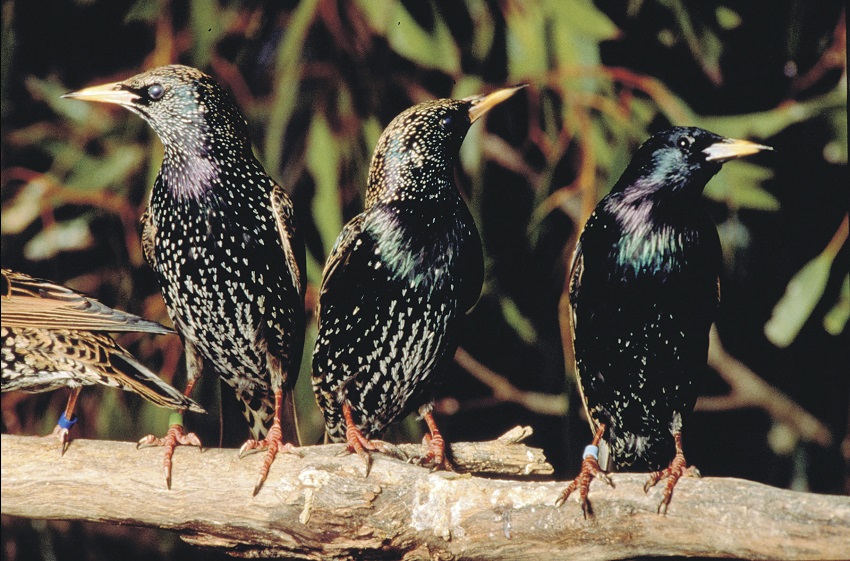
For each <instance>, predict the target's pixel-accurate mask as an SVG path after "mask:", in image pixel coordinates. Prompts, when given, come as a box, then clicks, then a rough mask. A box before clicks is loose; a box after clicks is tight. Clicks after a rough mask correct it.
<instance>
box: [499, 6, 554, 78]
mask: <svg viewBox="0 0 850 561" xmlns="http://www.w3.org/2000/svg"><path fill="white" fill-rule="evenodd" d="M533 4H534V5H533V6H532V3H528V4H521V3H514V2H511V3H509V4H507V6H506V8H505V22H506V23H507V51H508V79H509V81H513V82H516V81H520V80H524V79H526V78H527V77H529V76H539V75H542V74H545V73H546V72H547V71H548V70H549V57H548V53H547V45H546V33H545V30H546V19H545V17H544V13H543V10H542V9H540V4H539V2H534V3H533Z"/></svg>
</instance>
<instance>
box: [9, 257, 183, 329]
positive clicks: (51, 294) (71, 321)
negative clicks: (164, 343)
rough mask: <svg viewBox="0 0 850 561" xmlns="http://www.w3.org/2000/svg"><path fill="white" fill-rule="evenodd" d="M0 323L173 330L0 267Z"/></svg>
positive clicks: (57, 327)
mask: <svg viewBox="0 0 850 561" xmlns="http://www.w3.org/2000/svg"><path fill="white" fill-rule="evenodd" d="M2 276H3V286H2V294H3V296H2V324H3V325H5V326H7V327H25V328H32V329H69V330H81V331H142V332H146V333H174V332H173V331H172V330H171V329H168V328H167V327H165V326H163V325H160V324H158V323H156V322H153V321H148V320H145V319H142V318H140V317H139V316H136V315H133V314H129V313H126V312H121V311H119V310H114V309H112V308H110V307H109V306H105V305H104V304H101V303H100V302H98V301H97V300H95V299H94V298H89V297H88V296H85V295H83V294H80V293H79V292H75V291H73V290H71V289H69V288H65V287H64V286H62V285H59V284H55V283H52V282H50V281H47V280H44V279H37V278H33V277H31V276H29V275H26V274H24V273H18V272H15V271H10V270H9V269H3V271H2Z"/></svg>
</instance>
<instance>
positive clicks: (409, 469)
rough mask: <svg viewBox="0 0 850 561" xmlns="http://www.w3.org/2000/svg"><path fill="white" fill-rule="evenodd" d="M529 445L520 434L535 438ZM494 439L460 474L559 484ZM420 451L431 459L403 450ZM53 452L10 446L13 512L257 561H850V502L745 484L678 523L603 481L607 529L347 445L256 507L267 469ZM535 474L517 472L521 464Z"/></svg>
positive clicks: (549, 492) (543, 502) (277, 486)
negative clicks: (473, 466) (168, 483)
mask: <svg viewBox="0 0 850 561" xmlns="http://www.w3.org/2000/svg"><path fill="white" fill-rule="evenodd" d="M521 432H522V431H520V433H521ZM511 440H515V437H514V438H511V437H508V438H506V439H505V440H504V441H493V442H487V443H476V444H456V445H455V446H454V447H453V449H454V453H455V458H456V460H457V462H458V464H459V465H464V464H465V463H466V465H469V464H468V463H467V462H468V460H469V459H470V458H476V457H477V458H478V465H479V466H484V467H486V466H491V467H492V466H493V465H496V464H495V463H494V460H495V459H496V458H499V459H501V458H507V460H506V461H505V463H504V464H501V465H508V466H511V467H508V468H507V469H505V470H503V471H507V472H511V473H519V472H526V471H527V472H530V473H541V472H545V471H547V469H549V468H548V464H545V463H541V461H540V458H541V456H540V452H539V451H535V450H533V449H530V448H527V447H525V446H523V445H521V444H517V443H515V442H513V443H512V442H511ZM402 448H403V449H404V450H405V452H412V451H416V450H418V447H417V446H406V447H402ZM57 449H58V447H57V446H56V442H55V441H54V440H53V439H45V438H37V437H20V436H10V435H5V434H4V435H3V436H2V455H3V462H2V475H1V476H0V483H2V497H3V500H2V513H3V514H9V515H13V516H25V517H32V518H56V519H82V520H90V521H97V522H108V523H113V524H133V525H141V526H152V527H158V528H166V529H171V530H174V531H176V532H179V533H180V535H181V537H182V538H183V539H184V540H186V541H188V542H190V543H194V544H197V545H201V546H206V547H212V548H220V549H225V550H226V551H227V552H228V553H230V554H232V555H236V556H243V557H257V556H290V557H294V558H299V559H352V558H356V559H378V558H381V559H385V558H403V559H406V560H412V559H437V558H440V559H456V558H461V557H463V558H474V559H542V558H544V557H545V558H546V559H547V561H555V560H559V559H571V558H575V557H581V558H582V559H583V560H585V561H592V560H594V559H619V558H626V557H635V556H644V555H674V554H675V555H685V556H716V557H729V556H732V557H746V558H762V559H766V558H774V559H779V558H781V559H839V558H844V557H846V555H847V552H848V551H850V498H847V497H837V496H827V495H813V494H804V493H795V492H791V491H784V490H780V489H775V488H772V487H767V486H765V485H761V484H757V483H752V482H747V481H742V480H736V479H713V478H707V479H701V480H697V479H684V480H682V481H681V482H680V483H679V485H678V486H677V487H676V494H675V497H674V499H673V502H672V504H671V506H670V511H669V514H668V515H667V516H666V517H665V516H660V515H658V514H656V513H655V508H656V505H657V503H658V501H659V499H660V490H659V489H653V490H651V491H650V493H649V496H647V495H645V494H644V493H643V491H642V485H643V482H644V480H645V475H641V474H615V475H614V481H615V483H616V485H617V487H616V488H613V489H612V488H609V487H606V486H605V485H603V484H600V483H598V482H595V483H594V484H593V486H592V489H591V500H592V502H593V506H594V510H595V513H596V514H595V518H594V519H592V520H589V521H585V520H584V519H583V518H582V516H581V511H580V509H579V508H578V506H577V505H576V504H575V503H574V502H573V501H570V502H568V503H567V504H565V505H563V506H562V507H561V508H555V506H554V502H555V499H556V498H557V497H558V495H559V493H560V492H561V490H562V489H563V487H564V484H563V483H557V482H539V481H525V482H520V481H516V480H513V481H511V480H499V479H485V478H481V477H472V476H470V475H464V474H456V473H445V472H436V473H430V472H429V470H427V469H424V468H421V467H418V466H414V465H411V464H407V463H404V462H400V461H397V460H394V459H390V458H386V457H383V456H380V455H376V457H375V461H374V464H373V466H372V470H371V472H370V474H369V476H368V477H364V476H363V463H362V461H361V460H360V459H359V458H358V457H357V456H353V455H345V456H338V455H337V453H338V452H339V450H340V449H341V445H329V446H311V447H305V448H302V451H303V452H304V457H303V458H298V457H295V456H291V455H284V456H282V457H279V458H278V459H277V460H276V461H275V463H274V464H273V465H272V469H271V473H270V474H269V478H268V481H266V483H265V485H264V487H263V489H262V490H261V491H260V493H259V494H258V495H257V496H256V497H253V498H252V497H251V490H252V488H253V485H254V481H255V479H256V477H257V470H258V469H259V463H260V462H261V461H262V455H255V456H251V457H249V458H245V459H243V460H238V459H237V457H236V451H235V450H220V449H212V450H207V451H205V452H203V453H198V452H197V451H195V450H192V449H188V448H179V449H178V450H177V453H176V457H175V468H174V481H173V488H172V490H171V491H167V490H166V489H165V488H164V485H163V483H162V473H161V469H162V467H161V462H162V449H159V448H148V449H143V450H139V451H137V450H135V448H134V446H133V445H132V444H130V443H123V442H105V441H89V440H75V441H74V442H73V443H72V445H71V447H70V448H69V449H68V451H67V453H66V454H65V456H64V457H62V458H60V457H59V455H58V452H57ZM518 459H519V460H520V461H519V462H517V460H518Z"/></svg>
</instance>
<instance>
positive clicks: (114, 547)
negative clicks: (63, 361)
mask: <svg viewBox="0 0 850 561" xmlns="http://www.w3.org/2000/svg"><path fill="white" fill-rule="evenodd" d="M845 49H846V15H845V5H844V3H843V2H837V1H822V2H806V1H804V0H781V1H778V2H777V1H770V2H767V1H762V2H746V3H744V2H731V1H728V0H727V1H721V0H706V1H703V2H684V1H682V0H616V1H609V2H601V1H597V2H592V1H591V0H557V1H556V0H537V1H528V2H520V1H518V0H431V1H424V0H381V1H379V0H354V1H345V0H301V1H294V0H290V1H280V2H259V1H249V2H235V1H232V2H231V1H226V0H111V1H96V0H44V1H40V2H27V1H17V2H16V1H13V0H3V1H2V91H0V95H1V96H2V238H1V239H2V263H3V266H4V267H9V268H12V269H16V270H21V271H24V272H26V273H29V274H32V275H36V276H41V277H45V278H49V279H51V280H55V281H57V282H62V283H66V284H68V285H69V286H71V287H73V288H75V289H77V290H81V291H84V292H86V293H88V294H91V295H93V296H96V297H98V298H99V299H101V300H102V301H103V302H104V303H107V304H109V305H111V306H114V307H117V308H121V309H125V310H128V311H131V312H134V313H137V314H140V315H142V316H145V317H148V318H151V319H156V320H159V321H161V322H164V323H166V324H168V323H169V322H168V319H167V315H166V313H165V309H164V306H163V303H162V300H161V297H160V295H159V291H158V289H157V286H156V282H155V279H154V276H153V274H152V272H151V271H150V270H149V269H148V268H147V266H146V264H145V263H144V260H143V259H142V255H141V249H140V243H139V224H138V219H139V216H140V215H141V212H142V210H143V209H144V207H145V206H146V204H147V198H148V196H149V189H150V186H151V185H152V184H153V179H154V177H155V174H156V172H157V170H158V169H159V165H160V161H161V154H162V148H161V145H160V144H159V141H158V140H157V139H156V137H155V135H154V133H153V132H152V131H151V130H150V129H149V128H148V127H147V126H146V125H145V124H144V123H143V122H142V121H141V119H138V118H137V117H134V116H131V115H129V114H126V112H123V111H122V110H120V109H111V108H108V107H103V106H96V105H89V104H84V103H80V102H76V101H71V100H63V99H60V98H59V96H60V95H61V94H62V93H65V92H66V91H69V90H72V89H78V88H81V87H84V86H88V85H93V84H96V83H103V82H107V81H114V80H119V79H123V78H126V77H128V76H130V75H132V74H135V73H137V72H139V71H141V70H143V69H147V68H151V67H154V66H158V65H162V64H168V63H172V62H180V63H183V64H188V65H192V66H196V67H198V68H201V69H203V70H205V71H206V72H208V73H210V74H212V75H213V76H214V77H216V78H217V79H218V80H219V81H220V82H222V83H223V84H225V86H226V87H227V88H228V89H229V90H230V91H231V92H232V93H233V95H234V96H235V98H236V100H237V103H238V104H239V106H240V107H241V108H242V110H243V113H244V115H245V117H246V119H247V121H248V123H249V125H250V129H251V133H252V139H253V142H254V147H255V152H256V153H257V155H258V157H259V158H260V160H261V161H262V162H263V163H264V165H265V167H266V169H267V171H268V172H269V173H270V174H271V175H272V176H273V177H275V178H277V179H278V180H280V182H281V183H282V184H283V185H285V186H286V187H287V188H288V189H290V190H291V192H292V194H293V197H294V200H295V202H296V205H297V211H298V215H299V220H300V225H301V228H302V231H303V232H304V233H305V237H306V240H307V244H308V254H309V266H308V275H309V280H310V283H311V293H310V295H308V306H310V307H312V305H313V303H314V300H315V287H316V285H317V283H318V281H319V279H320V275H321V268H322V264H323V263H324V259H325V256H326V254H327V252H328V250H329V249H330V247H331V246H332V244H333V241H334V239H335V237H336V235H337V234H338V233H339V231H340V229H341V228H342V225H343V224H344V222H345V221H346V220H348V219H349V218H351V217H353V216H354V215H355V214H356V213H357V212H359V210H360V209H361V208H362V201H363V192H364V189H365V184H366V181H365V180H366V174H367V170H368V166H369V159H370V157H371V151H372V148H373V147H374V144H375V142H376V140H377V137H378V135H379V134H380V132H381V130H382V128H383V127H384V126H385V125H386V124H387V123H388V122H389V121H390V120H391V119H392V118H393V117H394V116H395V115H396V114H398V113H399V112H400V111H402V110H403V109H405V108H406V107H408V106H410V105H412V104H414V103H418V102H420V101H423V100H426V99H431V98H436V97H463V96H467V95H471V94H473V93H478V92H484V91H488V90H490V89H493V88H495V87H499V86H503V85H508V84H515V83H520V82H525V83H528V84H530V87H529V88H527V89H526V90H523V92H521V93H520V94H518V95H517V96H516V97H515V98H514V99H512V100H511V101H509V102H507V103H505V104H503V105H502V106H499V107H498V108H496V109H495V110H494V111H492V112H491V114H490V115H489V116H488V117H487V119H486V122H484V123H481V124H476V125H475V126H474V127H473V128H472V130H471V132H470V134H469V136H468V137H467V140H466V141H465V143H464V146H463V150H462V159H461V165H460V166H459V167H458V170H457V173H456V175H457V180H458V185H459V187H460V189H461V190H462V191H463V192H464V193H465V194H466V196H467V197H468V200H469V204H470V207H471V208H472V211H473V214H474V216H475V217H476V220H477V222H478V225H479V228H480V231H481V234H482V237H483V240H484V244H485V253H486V262H487V278H486V282H485V287H484V293H483V295H482V298H481V301H480V302H479V304H478V306H477V308H476V309H475V311H474V312H473V313H472V315H471V317H470V318H469V322H468V330H467V331H466V333H465V334H464V338H463V341H462V343H461V345H462V349H463V350H462V352H461V353H460V354H459V355H458V357H457V358H458V360H457V361H456V364H454V365H452V366H451V368H450V371H449V372H447V373H446V382H445V384H444V385H443V387H442V388H441V390H440V395H441V399H440V401H439V402H438V408H437V411H438V412H439V416H440V419H439V421H440V422H441V427H442V429H443V432H444V434H445V435H446V437H447V438H448V439H449V441H458V440H477V439H490V438H494V437H496V436H498V435H500V434H502V433H503V432H505V431H506V430H507V429H509V428H511V427H512V426H514V425H516V424H528V425H532V426H533V427H534V430H535V435H534V437H533V440H532V441H531V442H530V444H532V445H535V446H541V447H543V448H544V449H545V451H546V454H547V456H548V457H549V459H550V460H551V462H552V463H553V464H554V465H555V467H556V470H557V475H558V477H560V478H561V479H564V478H566V477H567V476H568V475H572V474H574V473H575V472H576V471H577V469H578V465H579V460H580V458H579V456H580V451H581V450H582V449H583V447H584V445H585V444H586V441H587V440H588V438H589V436H590V435H589V431H588V428H587V424H586V422H585V421H584V420H583V419H582V412H581V406H580V403H579V401H578V399H577V395H576V393H575V391H574V384H573V381H572V376H571V373H569V372H568V368H565V360H564V348H563V346H562V337H561V334H560V331H559V315H558V306H559V299H560V297H561V294H562V290H563V286H564V277H565V271H566V268H567V266H568V262H569V257H570V254H571V251H572V247H573V245H574V243H575V239H576V235H577V231H578V229H579V228H580V225H581V224H582V223H583V221H584V219H585V218H586V217H587V215H588V214H589V213H590V211H591V210H592V209H593V207H594V205H595V204H596V202H597V201H598V200H599V198H600V197H601V196H603V195H604V194H605V193H606V191H607V189H608V188H609V187H610V186H611V185H612V184H613V183H614V181H615V180H616V178H617V177H618V175H619V174H620V173H621V171H622V170H623V169H624V168H625V166H626V163H627V162H628V161H629V159H630V157H631V154H632V152H633V151H634V150H635V148H636V147H637V146H638V145H639V144H640V143H641V142H642V141H643V140H645V139H646V138H647V137H648V136H649V135H650V134H651V133H652V132H654V131H656V130H659V129H661V128H664V127H666V126H668V125H697V126H701V127H704V128H707V129H709V130H712V131H714V132H717V133H720V134H723V135H726V136H731V137H738V138H751V139H755V140H757V141H759V142H763V143H766V144H769V145H771V146H774V147H775V148H776V152H775V153H773V154H764V155H760V156H758V157H755V158H752V159H749V160H748V161H746V162H733V163H730V164H728V165H727V166H726V167H724V169H723V171H722V172H721V173H720V174H719V175H718V176H717V177H716V178H715V179H714V180H712V181H711V183H710V184H709V186H708V188H707V190H706V198H707V201H706V204H707V205H708V206H709V207H710V209H711V211H712V213H713V215H714V216H715V219H716V221H717V224H718V228H719V231H720V233H721V238H722V243H723V247H724V252H725V260H726V261H725V265H726V270H725V275H724V279H723V303H722V310H721V316H720V319H719V321H718V331H719V335H720V338H721V340H722V341H723V344H724V346H725V348H726V349H727V351H728V352H729V353H730V354H731V355H733V356H734V357H736V358H737V359H738V360H740V361H741V362H743V363H744V364H746V365H748V366H749V367H751V368H752V369H753V370H754V371H755V372H756V373H758V374H759V375H760V376H761V377H762V378H764V379H765V380H766V381H767V382H768V384H769V385H770V386H771V387H772V389H774V390H779V391H781V392H784V393H785V394H786V395H788V396H789V397H790V398H791V399H792V400H794V401H795V402H796V403H797V404H799V405H800V406H801V407H802V408H803V409H805V410H807V411H808V412H810V413H812V414H813V415H814V416H815V417H816V418H817V419H818V420H819V422H820V423H822V425H823V427H822V428H823V429H824V430H825V431H826V433H823V431H821V433H820V434H821V438H820V439H813V438H811V437H810V436H807V435H806V434H804V433H803V432H801V431H799V430H797V429H796V428H795V425H794V423H793V422H791V423H789V422H787V419H785V420H783V418H782V415H777V414H776V412H775V411H773V412H772V413H769V412H768V411H766V410H765V408H764V407H760V406H759V405H760V404H759V399H758V398H753V399H750V400H749V401H748V400H747V399H743V400H740V399H737V400H736V399H727V400H725V401H724V399H723V396H724V395H726V394H728V393H729V391H730V387H729V386H728V385H727V382H726V381H724V379H725V378H724V377H722V376H720V375H718V374H717V373H716V372H714V371H712V370H711V369H708V368H707V369H706V371H705V375H704V377H703V379H704V387H703V393H704V394H705V395H706V396H715V397H714V398H709V400H705V401H704V402H703V403H705V404H707V403H709V401H711V399H713V401H711V403H712V404H713V406H711V407H709V406H707V405H706V406H704V407H702V409H703V411H702V412H699V413H697V415H696V416H695V419H694V421H693V422H692V425H691V426H690V427H688V430H687V433H686V435H685V447H686V449H687V452H688V459H689V460H690V461H691V462H693V463H694V464H696V465H697V466H699V468H700V469H701V471H702V473H703V474H705V475H715V476H736V477H745V478H748V479H753V480H756V481H762V482H765V483H769V484H772V485H777V486H780V487H790V488H794V489H799V490H810V491H815V492H829V493H847V492H848V490H850V483H848V482H849V481H850V478H848V458H850V441H848V440H847V433H848V401H850V374H848V373H850V369H848V365H850V360H848V358H850V356H848V354H850V353H848V344H847V343H848V338H847V319H848V316H850V278H849V277H848V244H847V241H846V240H847V201H848V196H847V195H848V184H850V183H848V177H847V65H846V54H845ZM310 329H311V331H310V333H309V334H308V337H307V339H308V343H307V348H306V351H305V361H304V365H303V368H302V373H301V377H300V381H299V384H298V405H299V408H300V419H301V420H302V421H303V426H302V435H305V437H306V442H307V443H313V442H318V440H319V439H320V437H321V430H322V429H321V419H320V416H319V413H318V410H317V409H316V407H315V402H314V399H313V396H312V392H311V390H310V388H309V357H310V354H311V352H310V351H311V346H310V345H311V344H312V339H313V338H314V337H315V325H314V324H313V325H312V326H311V328H310ZM120 342H121V343H122V344H124V345H125V346H127V347H128V348H129V349H131V350H132V351H133V352H135V353H136V354H137V356H139V357H140V358H141V359H142V361H143V362H144V363H145V364H147V365H148V366H150V367H151V368H153V369H155V370H157V371H158V372H160V373H161V375H162V377H163V378H164V379H166V380H169V381H172V382H173V383H175V385H177V386H178V387H181V388H182V387H183V384H184V381H185V371H184V367H183V363H182V349H181V347H180V343H179V340H178V339H177V337H175V336H169V337H158V338H151V337H147V336H146V337H140V336H133V335H128V336H126V337H122V338H121V339H120ZM566 362H567V363H568V362H569V361H566ZM195 396H196V398H197V399H198V400H199V401H201V403H203V404H204V405H205V406H206V407H207V408H208V409H209V410H212V411H217V410H218V409H219V408H218V405H217V403H218V400H219V387H218V382H217V381H216V380H214V379H204V380H202V383H201V384H200V388H198V389H196V394H195ZM227 397H228V396H227V395H226V392H225V395H224V398H223V401H224V402H225V404H226V403H227ZM751 397H752V396H751ZM763 397H764V396H762V398H763ZM66 398H67V394H66V392H63V391H58V392H54V393H53V394H38V395H25V394H3V401H2V413H3V417H2V420H3V430H4V431H6V432H13V433H23V434H46V433H49V432H50V430H51V428H52V427H53V425H54V424H55V422H56V419H57V418H58V415H59V413H60V411H61V410H62V407H63V406H64V403H65V400H66ZM718 398H719V399H718ZM699 408H700V406H698V409H699ZM224 410H225V411H227V410H228V407H224ZM78 413H79V415H80V417H81V418H82V422H81V423H80V424H79V425H78V426H77V428H75V429H74V430H75V436H76V437H77V438H109V439H123V440H135V439H138V438H139V437H141V436H143V435H144V434H147V433H149V432H157V433H161V432H163V431H164V430H165V428H166V425H167V415H168V411H167V410H162V409H158V408H156V407H153V406H151V405H149V404H147V403H146V402H143V400H142V399H141V398H139V397H138V396H136V395H134V394H127V393H123V392H119V391H114V390H108V389H105V388H102V387H97V388H92V389H88V390H86V391H84V392H83V393H82V396H81V399H80V403H79V405H78ZM238 415H239V414H238V413H237V416H238ZM189 417H190V418H189V419H188V420H187V423H188V424H189V425H190V427H191V428H192V429H193V430H196V431H197V432H198V433H199V434H200V435H201V437H202V439H203V440H204V442H205V443H207V444H208V445H209V444H214V443H216V442H218V439H219V427H220V420H219V418H218V417H217V416H216V415H214V414H213V415H209V416H207V417H201V416H191V415H190V416H189ZM234 422H236V423H238V422H239V420H238V419H236V420H235V421H234ZM420 431H421V428H420V426H419V424H418V423H417V422H415V421H414V420H410V421H408V422H405V423H403V424H402V425H401V426H399V427H398V428H397V429H395V430H394V431H393V433H392V434H391V435H390V437H391V438H395V439H400V440H415V439H418V438H419V437H420V436H421V432H420ZM824 434H825V435H826V436H824ZM180 454H181V452H180V451H178V453H177V455H176V459H175V461H176V466H175V477H179V470H180V464H179V462H180V460H179V456H180ZM246 461H247V460H246ZM56 467H58V464H57V466H45V469H55V468H56ZM56 500H61V497H57V498H56ZM553 500H554V497H553ZM564 508H566V507H564ZM2 544H3V558H4V559H9V560H13V559H56V560H71V559H74V560H76V559H98V560H99V559H113V558H115V557H116V556H117V555H118V552H119V551H120V555H121V556H122V558H125V559H189V558H198V559H200V558H218V556H211V555H209V554H208V553H207V552H202V551H198V550H195V549H192V548H190V547H189V546H187V545H185V544H182V542H180V541H179V540H178V539H177V538H176V537H174V536H173V535H171V534H169V533H167V532H159V531H154V530H138V529H132V530H127V529H125V528H122V527H105V526H100V525H92V524H82V523H65V522H63V523H57V522H41V521H34V522H31V521H26V520H20V519H12V518H9V517H4V518H3V538H2ZM222 558H223V557H222Z"/></svg>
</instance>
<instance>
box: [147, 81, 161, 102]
mask: <svg viewBox="0 0 850 561" xmlns="http://www.w3.org/2000/svg"><path fill="white" fill-rule="evenodd" d="M164 93H165V88H163V87H162V85H161V84H153V85H151V86H148V97H149V98H151V99H159V98H161V97H162V94H164Z"/></svg>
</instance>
